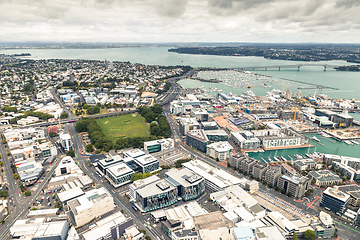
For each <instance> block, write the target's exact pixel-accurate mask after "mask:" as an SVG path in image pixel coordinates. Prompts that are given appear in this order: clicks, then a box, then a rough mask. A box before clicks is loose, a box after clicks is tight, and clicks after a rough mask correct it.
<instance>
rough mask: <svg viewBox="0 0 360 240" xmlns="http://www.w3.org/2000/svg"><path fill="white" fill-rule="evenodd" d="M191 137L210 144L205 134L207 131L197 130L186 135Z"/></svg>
mask: <svg viewBox="0 0 360 240" xmlns="http://www.w3.org/2000/svg"><path fill="white" fill-rule="evenodd" d="M186 135H187V136H189V137H192V138H195V139H197V140H199V141H202V142H208V141H209V139H208V137H207V136H206V134H205V131H204V130H203V129H196V130H190V131H188V132H187V134H186Z"/></svg>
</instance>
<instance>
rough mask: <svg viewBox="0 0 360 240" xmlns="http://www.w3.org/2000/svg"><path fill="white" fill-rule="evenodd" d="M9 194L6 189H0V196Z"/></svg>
mask: <svg viewBox="0 0 360 240" xmlns="http://www.w3.org/2000/svg"><path fill="white" fill-rule="evenodd" d="M8 195H9V192H8V191H0V197H7V196H8Z"/></svg>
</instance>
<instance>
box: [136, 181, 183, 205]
mask: <svg viewBox="0 0 360 240" xmlns="http://www.w3.org/2000/svg"><path fill="white" fill-rule="evenodd" d="M135 196H136V203H135V205H136V206H137V207H138V208H139V209H140V211H141V212H149V211H153V210H156V209H160V208H164V207H168V206H170V205H172V204H174V203H176V202H177V201H178V188H177V187H175V186H173V185H172V184H170V183H169V182H168V181H166V180H165V179H161V180H158V181H156V182H152V183H150V184H148V185H145V186H144V187H142V188H138V189H136V192H135Z"/></svg>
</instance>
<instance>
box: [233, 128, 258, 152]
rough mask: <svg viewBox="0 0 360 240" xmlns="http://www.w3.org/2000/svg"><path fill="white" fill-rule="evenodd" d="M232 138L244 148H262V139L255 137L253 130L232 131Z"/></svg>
mask: <svg viewBox="0 0 360 240" xmlns="http://www.w3.org/2000/svg"><path fill="white" fill-rule="evenodd" d="M230 139H231V140H233V141H234V143H235V144H236V145H237V146H238V147H240V148H241V149H243V150H252V149H259V148H260V140H259V139H258V138H256V137H254V136H253V134H252V133H251V132H247V131H246V132H231V135H230Z"/></svg>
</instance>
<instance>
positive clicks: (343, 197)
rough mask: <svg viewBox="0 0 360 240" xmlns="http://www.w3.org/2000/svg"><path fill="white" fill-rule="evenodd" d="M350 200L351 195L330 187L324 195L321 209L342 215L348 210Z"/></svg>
mask: <svg viewBox="0 0 360 240" xmlns="http://www.w3.org/2000/svg"><path fill="white" fill-rule="evenodd" d="M349 200H350V195H348V194H346V193H343V192H341V191H339V190H337V189H334V188H331V187H328V188H327V189H326V190H325V191H324V192H323V194H322V197H321V201H320V207H323V208H325V209H328V210H330V211H332V212H335V213H337V214H340V215H342V214H343V213H344V212H345V210H346V205H347V204H348V202H349Z"/></svg>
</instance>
